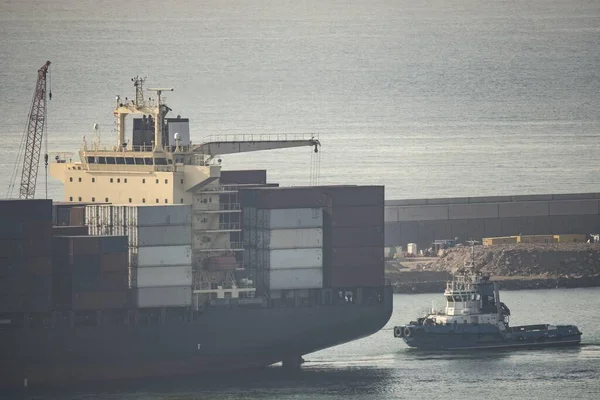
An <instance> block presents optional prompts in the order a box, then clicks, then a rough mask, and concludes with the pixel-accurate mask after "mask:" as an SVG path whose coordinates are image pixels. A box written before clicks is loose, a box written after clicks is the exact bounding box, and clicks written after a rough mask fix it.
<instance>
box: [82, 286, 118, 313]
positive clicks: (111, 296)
mask: <svg viewBox="0 0 600 400" xmlns="http://www.w3.org/2000/svg"><path fill="white" fill-rule="evenodd" d="M71 304H72V307H73V310H102V309H115V308H117V309H118V308H124V307H125V306H126V305H127V292H126V291H123V292H80V293H73V297H72V302H71Z"/></svg>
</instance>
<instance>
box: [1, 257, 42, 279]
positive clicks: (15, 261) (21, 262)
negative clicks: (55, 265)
mask: <svg viewBox="0 0 600 400" xmlns="http://www.w3.org/2000/svg"><path fill="white" fill-rule="evenodd" d="M15 273H28V274H39V275H50V274H52V257H50V256H42V257H23V258H3V257H0V277H2V276H12V275H14V274H15Z"/></svg>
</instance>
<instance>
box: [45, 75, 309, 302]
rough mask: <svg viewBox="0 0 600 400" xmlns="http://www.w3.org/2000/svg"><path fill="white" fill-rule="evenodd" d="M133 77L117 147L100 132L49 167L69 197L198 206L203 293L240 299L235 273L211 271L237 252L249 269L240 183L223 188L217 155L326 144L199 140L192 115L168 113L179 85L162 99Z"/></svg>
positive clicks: (196, 238) (120, 106)
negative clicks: (107, 142)
mask: <svg viewBox="0 0 600 400" xmlns="http://www.w3.org/2000/svg"><path fill="white" fill-rule="evenodd" d="M132 81H133V83H134V86H135V91H136V93H135V98H133V99H129V98H127V97H126V98H125V99H123V98H122V97H121V96H117V97H116V104H115V108H114V116H115V120H116V139H117V140H116V145H114V146H108V147H106V146H102V144H101V143H100V140H99V136H98V135H94V136H95V137H94V138H93V140H91V141H89V140H88V139H87V138H86V137H85V136H84V138H83V143H82V148H81V150H80V151H79V159H80V161H73V160H72V158H69V155H68V154H58V155H56V156H55V158H54V162H52V163H51V164H50V174H51V176H52V177H53V178H55V179H59V180H60V181H62V182H63V184H64V193H65V201H67V202H84V203H92V204H93V203H109V204H114V205H121V204H123V205H127V204H140V205H151V204H152V205H153V204H155V205H161V204H190V205H192V211H193V217H192V251H193V267H194V271H195V274H194V283H195V289H196V294H201V293H203V294H207V293H213V292H214V290H217V289H216V288H217V287H219V289H218V290H219V291H220V296H222V295H223V292H222V291H223V290H224V287H225V288H227V287H228V288H229V289H234V290H233V291H232V292H231V291H230V293H233V295H234V296H237V294H238V290H237V288H236V287H235V286H236V285H235V282H234V281H233V278H232V274H231V272H230V273H224V272H223V271H219V272H210V271H209V270H208V269H207V268H205V266H206V265H207V264H209V263H210V260H211V259H212V258H214V257H219V256H223V255H231V254H235V255H236V260H238V261H237V262H238V264H237V265H230V266H231V268H230V269H229V270H230V271H231V270H234V269H240V268H243V264H242V259H243V256H241V253H242V252H243V251H244V248H243V245H242V239H241V226H240V222H241V217H240V214H241V207H240V203H239V201H237V200H236V199H237V192H238V190H237V187H236V186H234V185H221V183H220V173H221V163H220V160H218V159H215V157H216V156H218V155H223V154H232V153H242V152H250V151H258V150H270V149H281V148H289V147H301V146H310V147H313V148H314V150H315V152H317V151H318V147H319V146H320V142H319V140H318V139H315V135H314V134H297V135H275V136H260V135H257V136H256V137H254V136H252V135H239V136H230V137H223V138H221V140H218V139H215V140H209V141H207V142H205V143H201V144H198V145H195V144H193V143H192V141H191V139H190V130H189V120H188V119H185V118H181V117H180V116H177V117H176V118H166V116H167V114H168V113H169V111H171V109H170V108H169V107H168V106H167V104H166V99H165V97H163V96H162V93H163V92H167V91H172V90H173V89H172V88H153V89H149V90H150V91H153V92H155V93H156V98H152V97H149V98H148V99H147V100H146V96H145V93H144V83H145V79H144V78H141V77H135V78H133V79H132ZM128 116H132V117H134V120H133V124H132V125H133V131H132V133H131V137H127V135H126V126H127V124H126V118H127V117H128ZM95 128H96V129H97V126H95ZM222 200H225V201H222ZM98 222H99V223H101V222H102V221H98ZM242 291H244V290H242ZM200 303H201V302H200Z"/></svg>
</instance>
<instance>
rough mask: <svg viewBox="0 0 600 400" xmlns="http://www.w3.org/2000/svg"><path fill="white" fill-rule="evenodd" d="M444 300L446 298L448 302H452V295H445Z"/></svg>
mask: <svg viewBox="0 0 600 400" xmlns="http://www.w3.org/2000/svg"><path fill="white" fill-rule="evenodd" d="M446 300H448V302H449V303H454V299H453V298H452V296H446Z"/></svg>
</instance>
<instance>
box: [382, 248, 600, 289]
mask: <svg viewBox="0 0 600 400" xmlns="http://www.w3.org/2000/svg"><path fill="white" fill-rule="evenodd" d="M474 250H475V251H474V253H475V256H474V261H475V267H476V269H477V270H479V271H480V272H482V273H483V274H486V275H490V276H491V279H492V280H494V281H495V282H498V284H499V287H500V289H501V290H531V289H555V288H585V287H600V244H588V243H568V244H557V243H552V244H517V245H500V246H476V247H475V249H474ZM471 257H472V249H471V248H470V247H457V248H452V249H449V250H446V251H444V252H442V253H441V254H440V256H439V257H435V258H427V259H425V258H424V259H414V258H412V259H411V258H407V259H402V260H396V261H393V262H388V263H387V265H386V275H387V278H388V279H390V281H391V282H392V285H393V286H394V293H443V291H444V289H445V287H446V281H447V280H449V279H451V276H452V273H454V272H455V271H456V270H457V269H458V268H460V267H462V266H463V265H464V263H465V261H469V260H471Z"/></svg>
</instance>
